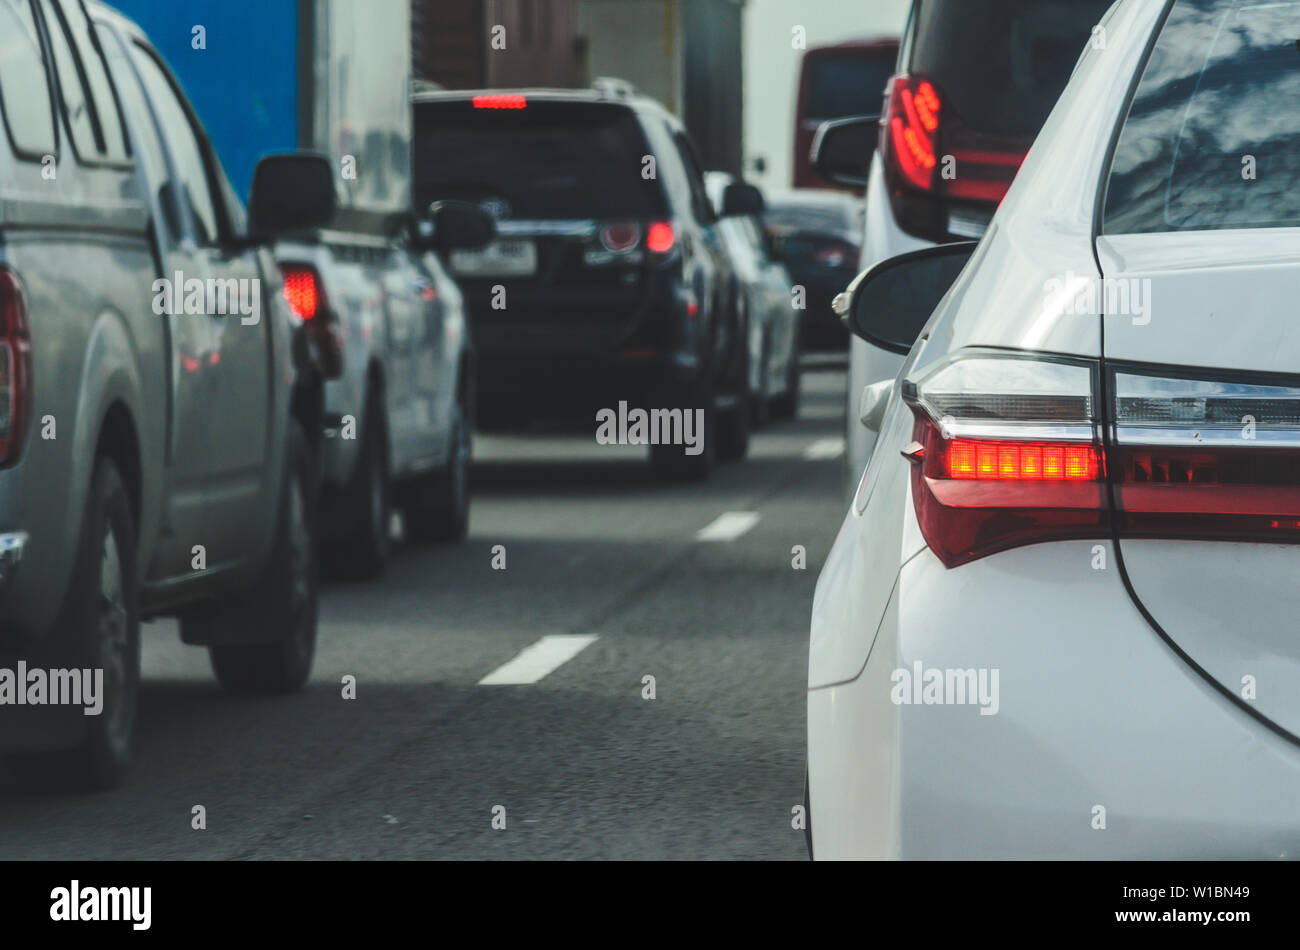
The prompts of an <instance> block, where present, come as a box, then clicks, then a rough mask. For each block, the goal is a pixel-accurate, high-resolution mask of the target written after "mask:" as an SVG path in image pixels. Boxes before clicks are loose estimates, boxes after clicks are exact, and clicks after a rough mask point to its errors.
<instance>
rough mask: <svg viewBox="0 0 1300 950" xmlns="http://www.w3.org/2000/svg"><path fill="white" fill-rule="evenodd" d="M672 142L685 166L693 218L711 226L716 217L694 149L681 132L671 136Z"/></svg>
mask: <svg viewBox="0 0 1300 950" xmlns="http://www.w3.org/2000/svg"><path fill="white" fill-rule="evenodd" d="M673 142H674V143H675V144H676V145H677V151H678V152H679V153H680V154H681V156H682V164H683V165H685V166H686V177H687V179H688V180H689V181H690V186H691V205H692V207H693V208H694V210H695V217H696V218H697V219H698V220H699V222H700V223H701V224H706V225H707V224H712V223H713V222H714V221H716V220H717V219H718V216H717V215H716V214H715V213H714V211H713V202H711V201H709V194H708V191H707V190H706V189H705V187H704V171H703V169H702V168H701V166H700V162H699V159H698V158H696V156H695V147H694V146H693V145H691V140H690V139H688V138H687V137H686V136H685V134H683V133H681V132H678V133H677V134H676V135H674V136H673Z"/></svg>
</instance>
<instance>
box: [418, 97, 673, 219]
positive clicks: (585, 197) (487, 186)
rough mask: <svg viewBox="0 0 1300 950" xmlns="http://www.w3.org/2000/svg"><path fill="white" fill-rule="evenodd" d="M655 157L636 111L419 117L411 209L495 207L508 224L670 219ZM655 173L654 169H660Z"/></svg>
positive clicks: (599, 108) (560, 105)
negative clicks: (650, 166) (647, 173)
mask: <svg viewBox="0 0 1300 950" xmlns="http://www.w3.org/2000/svg"><path fill="white" fill-rule="evenodd" d="M649 152H650V149H649V146H648V145H647V144H646V137H645V133H644V131H643V130H642V128H641V124H640V122H639V121H638V120H637V117H636V115H635V114H634V113H633V112H632V110H630V109H628V108H627V107H626V106H619V105H611V104H606V103H585V102H584V103H567V102H538V101H529V102H528V103H527V105H526V107H524V108H521V109H488V108H483V109H479V108H475V107H474V105H473V104H472V102H470V101H465V100H455V101H451V102H435V103H427V102H426V103H420V104H417V105H416V107H415V199H416V204H417V206H418V207H425V206H426V205H427V204H428V203H429V202H430V201H435V200H438V199H449V198H455V199H461V200H465V201H474V202H484V201H492V202H494V203H497V204H498V205H500V203H504V207H502V208H501V210H502V211H503V212H505V213H504V214H502V215H501V216H502V217H508V218H517V219H543V220H545V219H605V218H638V219H649V218H655V217H664V216H665V215H666V208H667V203H666V201H665V200H664V195H663V190H662V188H661V187H660V184H659V182H658V180H657V179H656V178H646V177H643V174H642V169H643V168H644V167H647V166H646V165H645V163H644V161H643V160H644V158H645V157H646V156H647V155H648V154H649ZM656 171H657V169H656Z"/></svg>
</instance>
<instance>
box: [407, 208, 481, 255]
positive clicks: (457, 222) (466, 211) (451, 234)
mask: <svg viewBox="0 0 1300 950" xmlns="http://www.w3.org/2000/svg"><path fill="white" fill-rule="evenodd" d="M496 236H497V223H496V219H495V218H493V217H492V215H490V214H488V213H487V212H486V211H484V210H483V209H482V208H480V207H478V205H474V204H471V203H469V202H468V201H435V202H433V203H432V204H430V205H429V208H428V211H427V212H426V213H425V215H424V217H423V218H421V219H420V220H418V221H417V222H416V233H415V238H414V243H415V244H416V246H418V247H421V248H424V249H426V250H433V251H441V252H446V251H454V250H457V249H462V248H463V249H466V250H471V249H473V248H479V247H483V245H485V244H488V243H489V242H491V241H492V239H493V238H495V237H496Z"/></svg>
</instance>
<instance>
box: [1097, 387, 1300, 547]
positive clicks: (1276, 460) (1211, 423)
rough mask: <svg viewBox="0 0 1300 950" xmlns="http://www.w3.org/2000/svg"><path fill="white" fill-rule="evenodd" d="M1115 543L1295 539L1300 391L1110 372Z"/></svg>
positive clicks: (1299, 517) (1298, 533) (1299, 520)
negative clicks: (1154, 539) (1117, 539)
mask: <svg viewBox="0 0 1300 950" xmlns="http://www.w3.org/2000/svg"><path fill="white" fill-rule="evenodd" d="M1111 391H1112V392H1113V393H1114V419H1115V428H1114V440H1113V445H1112V446H1111V447H1110V449H1109V452H1108V455H1109V458H1110V468H1111V478H1112V481H1113V482H1114V486H1115V510H1116V526H1117V528H1118V530H1119V534H1120V536H1121V537H1160V538H1171V537H1173V538H1202V539H1215V538H1219V539H1230V540H1234V541H1250V540H1256V541H1281V542H1288V541H1297V540H1300V388H1298V387H1291V386H1284V385H1270V384H1267V383H1262V382H1254V381H1229V380H1224V379H1217V380H1216V379H1184V378H1169V377H1165V376H1158V375H1151V374H1148V373H1145V372H1142V371H1141V370H1136V369H1135V370H1132V371H1129V370H1117V371H1116V372H1115V373H1114V374H1113V381H1112V383H1111Z"/></svg>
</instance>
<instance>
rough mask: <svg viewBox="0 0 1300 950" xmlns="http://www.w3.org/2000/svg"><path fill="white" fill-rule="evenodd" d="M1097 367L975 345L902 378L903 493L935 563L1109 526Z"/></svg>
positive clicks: (1103, 532)
mask: <svg viewBox="0 0 1300 950" xmlns="http://www.w3.org/2000/svg"><path fill="white" fill-rule="evenodd" d="M1096 379H1097V370H1096V368H1095V366H1093V365H1091V364H1088V363H1086V362H1082V361H1077V360H1068V359H1059V360H1058V359H1053V358H1050V357H1049V358H1042V359H1036V358H1027V357H1021V356H1016V355H1012V354H1002V353H994V352H978V353H970V354H965V355H963V356H961V357H959V358H957V359H955V360H953V361H951V362H947V363H944V364H941V365H940V366H939V367H938V368H937V369H935V370H934V371H932V372H931V373H929V374H928V375H927V376H925V377H924V378H923V379H922V380H920V381H919V382H918V383H910V382H905V383H904V384H903V397H904V399H905V400H906V401H907V403H908V405H910V406H911V408H912V411H913V414H914V415H915V417H916V425H915V429H914V431H913V442H912V444H911V445H910V446H909V447H908V448H907V449H906V450H905V451H904V455H905V456H907V457H908V458H909V459H910V460H911V461H912V463H913V471H912V499H913V504H914V506H915V508H916V514H917V519H918V521H919V523H920V526H921V532H922V534H924V536H925V539H926V542H927V543H928V544H929V545H930V548H931V549H932V550H933V551H934V552H935V554H936V555H938V556H939V558H940V559H941V560H942V561H943V562H944V564H946V565H947V566H948V567H955V566H956V565H958V564H964V563H966V562H967V561H972V560H974V559H976V558H979V557H984V556H985V555H988V554H993V553H995V552H997V551H1003V550H1006V549H1007V548H1012V547H1017V546H1020V545H1024V544H1032V543H1035V542H1038V541H1048V540H1060V539H1067V538H1094V537H1104V536H1107V535H1108V534H1109V511H1108V505H1107V503H1106V485H1105V469H1104V464H1103V459H1102V453H1101V443H1100V439H1099V436H1098V432H1099V425H1098V420H1097V419H1096V417H1095V416H1096V413H1095V406H1096V399H1095V397H1094V392H1095V390H1096Z"/></svg>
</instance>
